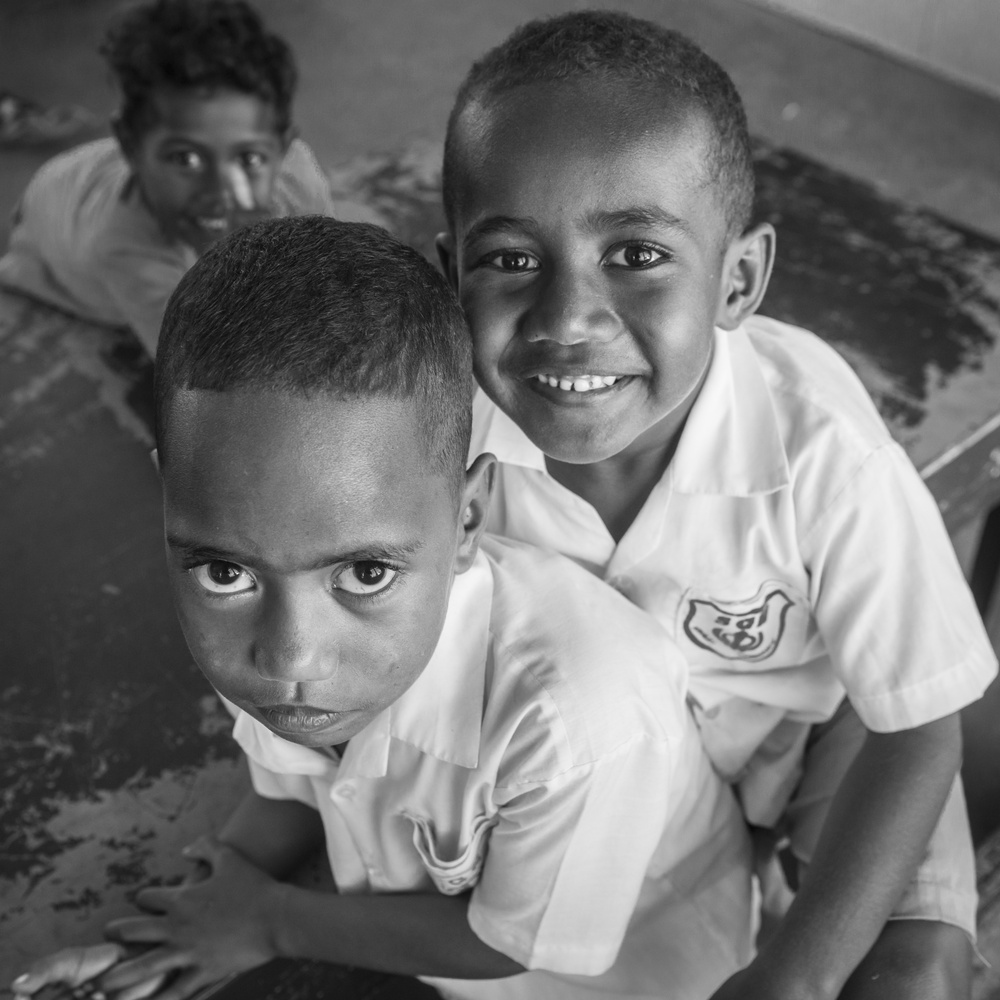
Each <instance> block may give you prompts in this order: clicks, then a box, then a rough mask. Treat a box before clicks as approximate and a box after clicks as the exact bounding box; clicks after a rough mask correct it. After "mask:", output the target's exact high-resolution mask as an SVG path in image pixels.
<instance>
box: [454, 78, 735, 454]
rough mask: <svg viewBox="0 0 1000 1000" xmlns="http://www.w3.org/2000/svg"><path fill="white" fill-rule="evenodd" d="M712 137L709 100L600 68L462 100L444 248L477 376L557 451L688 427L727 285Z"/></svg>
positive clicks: (631, 442)
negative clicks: (683, 100) (489, 97)
mask: <svg viewBox="0 0 1000 1000" xmlns="http://www.w3.org/2000/svg"><path fill="white" fill-rule="evenodd" d="M709 139H710V135H709V132H708V128H707V126H706V125H704V124H703V122H702V120H701V118H700V117H699V116H697V115H695V114H692V113H687V112H685V111H684V110H683V109H678V110H677V111H676V113H675V114H673V115H672V116H671V114H670V113H669V112H665V111H664V109H663V107H662V101H661V102H660V103H659V104H657V103H656V101H655V99H654V98H652V97H646V98H642V97H639V96H636V94H635V93H634V91H633V92H631V93H630V92H629V90H628V89H627V88H625V87H624V86H621V85H620V86H611V85H607V84H605V83H601V84H600V85H594V84H593V83H587V82H579V83H565V84H531V85H528V86H522V87H519V88H516V89H515V90H512V91H510V92H508V93H507V94H505V95H503V96H502V97H500V98H499V99H497V100H496V101H495V102H494V103H493V104H491V105H490V107H489V108H488V109H484V108H482V107H481V106H470V108H468V109H467V110H466V112H465V113H464V115H463V119H462V120H461V122H460V124H459V130H458V141H459V145H458V149H459V151H460V152H459V161H460V169H459V170H458V174H459V177H458V180H457V184H456V191H455V199H454V204H455V213H454V214H455V217H454V230H455V231H454V235H453V238H452V240H453V241H452V242H451V243H450V254H446V256H447V263H448V266H449V270H450V273H451V275H452V280H453V281H454V282H455V284H456V285H457V288H458V290H459V294H460V297H461V300H462V305H463V307H464V309H465V311H466V316H467V318H468V320H469V323H470V326H471V329H472V335H473V341H474V350H475V365H476V376H477V378H478V380H479V382H480V385H482V387H483V389H485V391H486V392H487V393H488V394H489V396H490V397H491V398H492V399H493V400H494V401H495V402H496V403H497V405H498V406H499V407H500V408H501V409H502V410H504V411H505V412H506V413H507V414H508V415H510V416H511V417H512V418H513V419H514V420H515V421H516V422H517V423H518V424H519V425H520V426H521V427H522V428H523V429H524V431H525V432H526V433H527V434H528V436H529V437H531V439H532V440H533V441H534V442H535V444H537V445H538V446H539V447H540V448H541V449H542V450H543V451H544V452H545V453H546V455H548V456H549V457H551V458H554V459H557V460H559V461H562V462H569V463H592V462H598V461H602V460H604V459H607V458H610V457H611V456H614V455H618V454H626V453H628V452H629V451H631V450H634V449H642V450H645V449H648V448H658V447H664V448H666V447H670V446H672V443H673V442H675V441H676V437H677V435H678V434H679V431H680V428H681V426H682V425H683V422H684V419H685V417H686V415H687V412H688V410H689V409H690V407H691V405H692V403H693V401H694V398H695V397H696V395H697V391H698V388H699V387H700V385H701V382H702V380H703V378H704V375H705V373H706V370H707V367H708V363H709V360H710V358H711V351H712V330H713V327H714V325H715V322H716V319H717V316H718V314H719V311H720V302H721V301H722V300H724V298H725V293H724V291H723V280H722V279H723V273H724V264H725V258H726V253H727V249H728V247H729V243H730V241H729V239H728V236H727V219H726V216H725V211H724V205H723V203H722V200H721V199H720V198H719V196H718V192H717V189H716V187H715V185H714V184H713V183H712V182H711V180H710V177H709V169H708V166H707V158H708V152H709V149H710V143H709ZM446 246H447V242H446Z"/></svg>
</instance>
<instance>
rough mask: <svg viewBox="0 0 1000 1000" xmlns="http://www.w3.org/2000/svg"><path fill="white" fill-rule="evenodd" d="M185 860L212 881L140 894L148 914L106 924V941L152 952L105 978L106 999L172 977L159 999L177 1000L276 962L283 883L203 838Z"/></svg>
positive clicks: (231, 851)
mask: <svg viewBox="0 0 1000 1000" xmlns="http://www.w3.org/2000/svg"><path fill="white" fill-rule="evenodd" d="M185 854H186V856H187V857H188V858H189V859H191V860H196V861H201V862H205V863H207V864H208V865H209V866H210V868H211V875H210V876H209V877H208V878H206V879H204V880H203V881H197V882H189V883H187V884H185V885H182V886H177V887H174V888H155V889H144V890H143V891H142V892H140V893H139V895H138V897H137V902H138V905H139V907H140V908H141V909H143V910H146V911H147V914H148V915H146V916H141V917H127V918H125V919H122V920H116V921H114V922H113V923H111V924H109V925H108V927H107V933H108V936H109V937H112V938H114V939H115V940H117V941H121V942H123V943H129V944H131V943H135V944H143V945H147V946H149V949H150V950H148V951H146V952H144V953H143V954H142V955H140V956H139V957H138V958H134V959H131V960H128V961H124V962H121V963H120V964H119V965H117V966H116V967H115V968H114V969H113V970H112V971H111V972H108V973H107V974H106V975H105V976H103V977H102V979H101V987H102V988H103V989H104V990H105V991H106V992H108V993H116V992H119V991H124V990H126V989H128V988H130V987H132V986H134V985H136V984H139V983H143V982H146V981H148V980H150V979H151V978H152V977H154V976H158V975H163V974H167V973H172V974H175V975H176V978H175V979H174V980H173V981H172V982H171V983H170V984H169V985H168V986H167V988H166V989H165V990H163V991H162V992H161V993H158V994H157V1000H183V998H185V997H188V996H190V995H191V994H192V993H194V992H195V991H197V990H198V989H200V988H202V987H204V986H207V985H209V984H210V983H214V982H216V981H217V980H219V979H222V978H223V977H225V976H227V975H230V974H232V973H235V972H243V971H245V970H246V969H252V968H254V967H255V966H257V965H261V964H263V963H264V962H267V961H269V960H270V959H272V958H274V957H276V955H277V951H276V949H275V946H274V933H273V927H274V925H275V921H276V918H278V917H280V913H279V911H280V902H281V889H282V887H281V884H280V883H278V882H276V881H274V880H273V879H272V878H270V877H269V876H267V875H265V874H264V873H263V872H261V871H260V870H259V869H257V868H255V867H254V866H253V865H251V864H250V863H249V862H247V861H246V860H244V859H243V857H242V856H241V855H240V854H238V853H237V852H236V851H234V850H232V848H229V847H226V846H225V845H224V844H221V843H219V842H218V841H216V840H211V839H209V838H202V839H201V840H199V841H197V842H196V843H195V844H193V845H192V846H191V847H189V848H187V849H186V851H185Z"/></svg>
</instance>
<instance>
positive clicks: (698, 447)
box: [670, 327, 790, 497]
mask: <svg viewBox="0 0 1000 1000" xmlns="http://www.w3.org/2000/svg"><path fill="white" fill-rule="evenodd" d="M714 348H715V349H714V353H713V355H712V360H711V362H710V363H709V369H708V375H707V376H706V377H705V381H704V383H703V385H702V387H701V391H700V392H699V393H698V398H697V399H696V400H695V402H694V406H693V407H692V408H691V413H690V414H689V415H688V419H687V423H686V424H685V425H684V430H683V432H682V434H681V439H680V442H679V443H678V445H677V451H676V453H675V454H674V458H673V461H672V462H671V463H670V464H671V475H672V478H673V488H674V489H675V490H676V491H677V492H678V493H710V494H721V495H724V496H734V497H745V496H754V495H758V494H765V493H773V492H775V491H776V490H779V489H781V488H782V487H785V486H787V485H788V484H789V482H790V474H789V469H788V458H787V456H786V454H785V447H784V442H783V441H782V440H781V434H780V432H779V428H778V420H777V417H776V416H775V412H774V404H773V402H772V399H771V391H770V388H769V387H768V385H767V382H766V381H765V379H764V373H763V372H762V371H761V368H760V361H759V360H758V358H757V353H756V351H755V350H754V348H753V344H751V342H750V338H749V336H748V335H747V333H746V330H745V329H744V328H743V327H738V328H737V329H735V330H731V331H725V330H721V329H719V328H716V330H715V345H714Z"/></svg>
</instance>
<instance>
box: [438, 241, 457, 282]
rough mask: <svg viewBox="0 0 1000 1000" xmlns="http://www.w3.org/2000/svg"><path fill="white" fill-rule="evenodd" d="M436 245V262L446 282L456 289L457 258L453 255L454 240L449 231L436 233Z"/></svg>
mask: <svg viewBox="0 0 1000 1000" xmlns="http://www.w3.org/2000/svg"><path fill="white" fill-rule="evenodd" d="M434 246H436V247H437V252H438V263H439V264H440V265H441V270H442V271H444V274H445V277H446V278H447V279H448V283H449V284H450V285H451V287H452V288H453V289H454V290H455V291H456V292H457V291H458V260H457V259H456V257H455V240H454V238H453V237H452V235H451V233H438V234H437V236H436V237H435V238H434Z"/></svg>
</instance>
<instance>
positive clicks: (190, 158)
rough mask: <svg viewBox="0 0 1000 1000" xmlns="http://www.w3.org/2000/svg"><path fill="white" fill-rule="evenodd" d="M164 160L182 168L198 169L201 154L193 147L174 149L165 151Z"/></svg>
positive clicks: (200, 165) (200, 163)
mask: <svg viewBox="0 0 1000 1000" xmlns="http://www.w3.org/2000/svg"><path fill="white" fill-rule="evenodd" d="M166 160H167V162H168V163H170V164H172V165H173V166H175V167H180V168H181V169H182V170H200V169H201V167H202V161H201V156H200V155H199V154H198V153H196V152H195V151H194V150H193V149H175V150H174V151H173V152H171V153H167V156H166Z"/></svg>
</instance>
